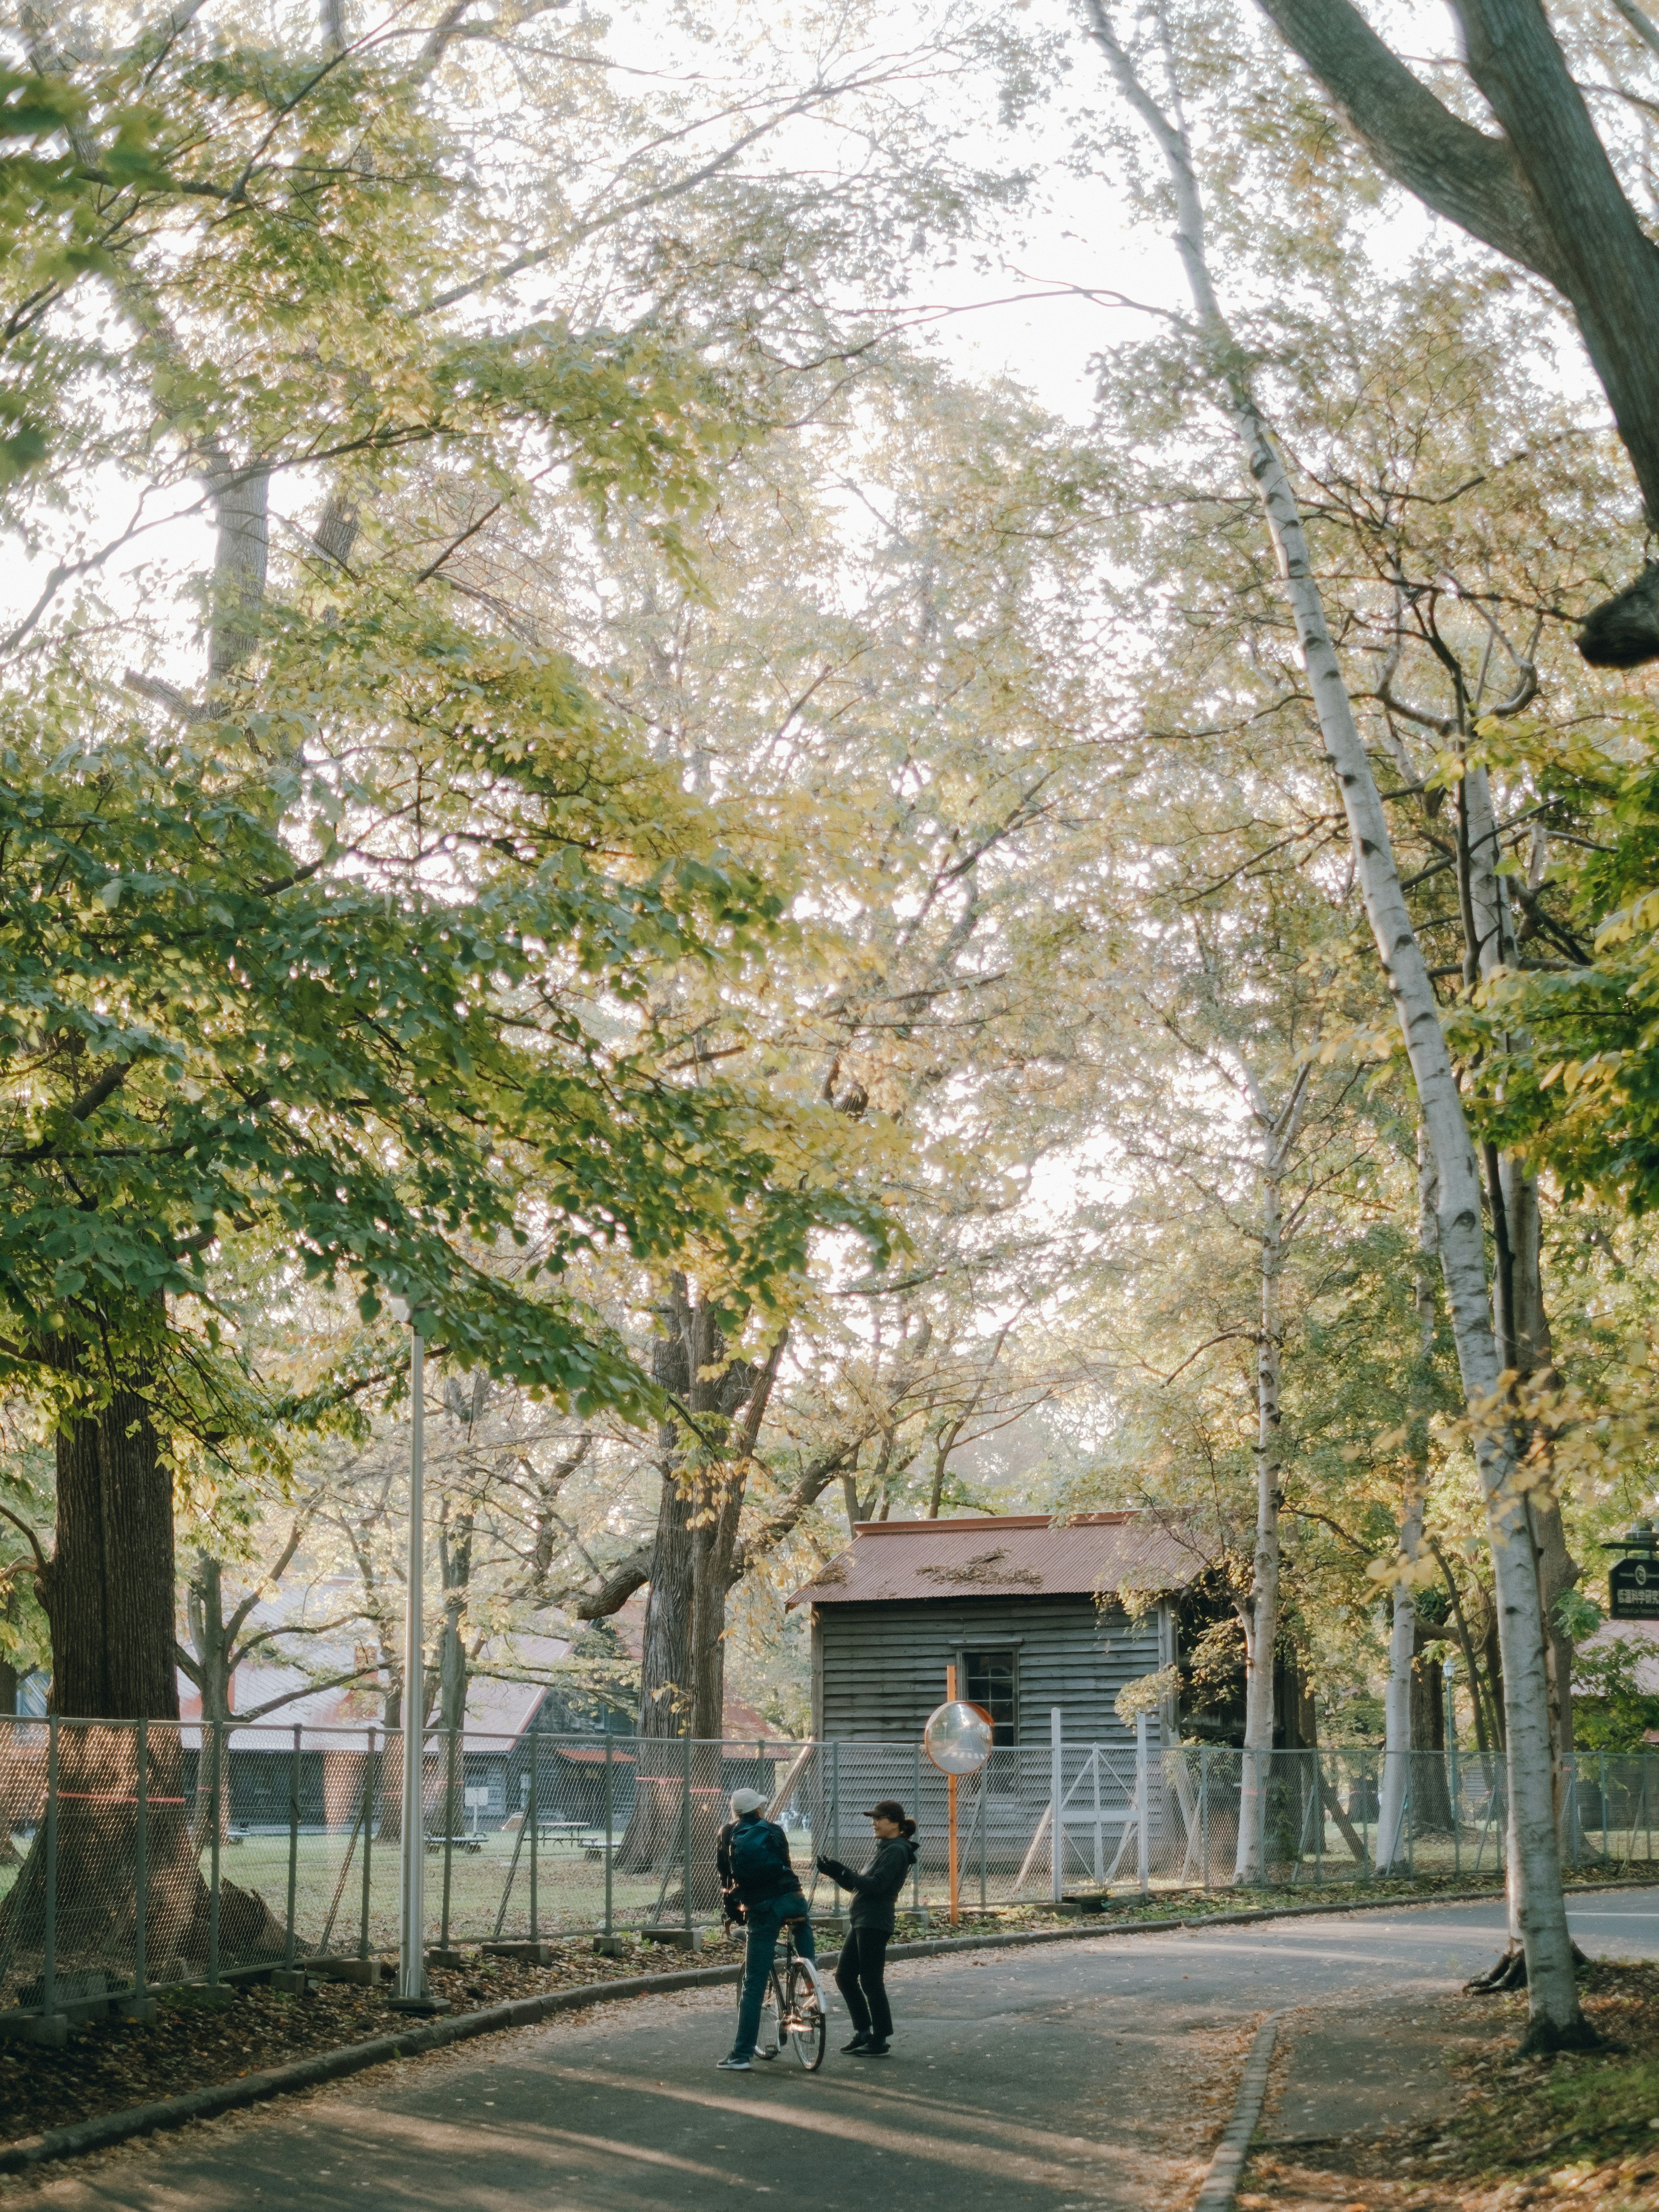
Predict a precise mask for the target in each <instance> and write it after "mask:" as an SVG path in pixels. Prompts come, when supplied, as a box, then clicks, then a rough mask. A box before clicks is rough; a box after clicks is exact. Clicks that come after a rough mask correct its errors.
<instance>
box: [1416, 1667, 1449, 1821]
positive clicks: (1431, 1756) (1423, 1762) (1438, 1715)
mask: <svg viewBox="0 0 1659 2212" xmlns="http://www.w3.org/2000/svg"><path fill="white" fill-rule="evenodd" d="M1411 1703H1412V1744H1413V1756H1412V1802H1411V1815H1412V1831H1413V1834H1415V1835H1419V1836H1421V1835H1425V1834H1432V1835H1441V1836H1449V1834H1450V1833H1451V1831H1452V1822H1453V1808H1452V1802H1451V1778H1450V1776H1449V1774H1448V1772H1447V1768H1446V1678H1445V1675H1444V1674H1443V1672H1442V1670H1441V1664H1440V1656H1439V1651H1438V1650H1437V1647H1435V1646H1431V1647H1430V1649H1429V1650H1426V1651H1420V1652H1419V1654H1418V1656H1417V1657H1416V1659H1415V1661H1414V1662H1413V1666H1412V1678H1411Z"/></svg>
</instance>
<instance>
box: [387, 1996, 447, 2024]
mask: <svg viewBox="0 0 1659 2212" xmlns="http://www.w3.org/2000/svg"><path fill="white" fill-rule="evenodd" d="M386 2008H387V2009H388V2011H391V2012H407V2013H414V2014H416V2015H417V2016H418V2017H419V2018H421V2019H422V2020H431V2019H433V2018H434V2017H435V2015H437V2014H439V2013H441V2012H450V2011H453V2006H452V2005H451V2003H450V2002H449V1999H448V1998H447V1997H435V1996H429V1995H428V1996H421V1997H388V1998H387V1999H386Z"/></svg>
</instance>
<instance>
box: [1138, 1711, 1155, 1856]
mask: <svg viewBox="0 0 1659 2212" xmlns="http://www.w3.org/2000/svg"><path fill="white" fill-rule="evenodd" d="M1135 1798H1136V1805H1135V1872H1136V1874H1137V1875H1138V1876H1139V1882H1140V1893H1141V1895H1142V1896H1143V1897H1145V1896H1146V1893H1147V1891H1148V1890H1149V1889H1150V1888H1151V1887H1152V1880H1151V1876H1152V1838H1151V1836H1150V1835H1149V1834H1148V1833H1147V1826H1146V1824H1147V1821H1148V1820H1149V1819H1150V1817H1151V1814H1152V1778H1151V1775H1150V1773H1149V1772H1148V1769H1147V1759H1146V1714H1145V1713H1137V1714H1136V1715H1135Z"/></svg>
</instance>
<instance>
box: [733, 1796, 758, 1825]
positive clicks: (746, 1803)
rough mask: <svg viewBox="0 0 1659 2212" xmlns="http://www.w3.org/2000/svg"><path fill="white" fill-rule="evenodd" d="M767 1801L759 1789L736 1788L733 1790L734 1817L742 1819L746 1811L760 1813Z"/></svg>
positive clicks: (734, 1818)
mask: <svg viewBox="0 0 1659 2212" xmlns="http://www.w3.org/2000/svg"><path fill="white" fill-rule="evenodd" d="M765 1803H766V1800H765V1798H764V1797H763V1796H762V1795H761V1793H760V1791H759V1790H733V1791H732V1819H733V1820H742V1818H743V1816H744V1814H745V1813H758V1812H759V1811H760V1810H761V1809H762V1808H763V1806H764V1804H765Z"/></svg>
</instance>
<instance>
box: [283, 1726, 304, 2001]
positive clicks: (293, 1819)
mask: <svg viewBox="0 0 1659 2212" xmlns="http://www.w3.org/2000/svg"><path fill="white" fill-rule="evenodd" d="M300 1759H301V1750H300V1729H299V1726H298V1724H297V1723H296V1724H295V1730H294V1751H293V1754H292V1756H291V1758H290V1759H289V1768H288V1944H287V1948H286V1949H285V1950H284V1952H283V1965H284V1966H286V1967H287V1969H288V1971H289V1973H290V1974H291V1973H292V1972H294V1965H295V1953H296V1950H297V1948H298V1944H299V1938H298V1936H296V1935H295V1932H294V1921H295V1913H296V1911H297V1909H298V1903H299V1895H300Z"/></svg>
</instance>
